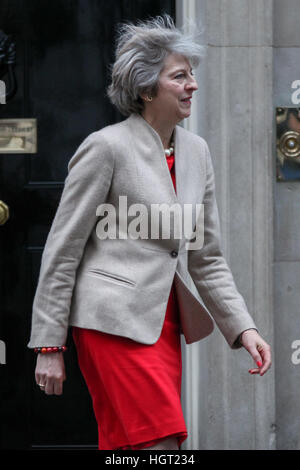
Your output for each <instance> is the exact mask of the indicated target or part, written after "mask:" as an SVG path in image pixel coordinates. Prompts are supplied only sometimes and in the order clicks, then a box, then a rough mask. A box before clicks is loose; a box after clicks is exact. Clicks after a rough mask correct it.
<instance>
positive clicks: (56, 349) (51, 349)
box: [34, 346, 67, 354]
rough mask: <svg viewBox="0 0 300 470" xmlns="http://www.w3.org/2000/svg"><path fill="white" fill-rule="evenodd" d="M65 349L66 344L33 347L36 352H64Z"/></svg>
mask: <svg viewBox="0 0 300 470" xmlns="http://www.w3.org/2000/svg"><path fill="white" fill-rule="evenodd" d="M66 350H67V346H46V347H41V348H34V352H35V353H36V354H51V353H57V352H62V353H64V352H65V351H66Z"/></svg>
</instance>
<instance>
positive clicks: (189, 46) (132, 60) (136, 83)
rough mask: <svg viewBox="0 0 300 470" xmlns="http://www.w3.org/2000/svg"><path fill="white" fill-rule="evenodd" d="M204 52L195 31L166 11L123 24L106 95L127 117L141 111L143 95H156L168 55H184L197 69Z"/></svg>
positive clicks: (119, 31) (118, 34)
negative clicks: (180, 25) (179, 24)
mask: <svg viewBox="0 0 300 470" xmlns="http://www.w3.org/2000/svg"><path fill="white" fill-rule="evenodd" d="M205 52H206V51H205V47H204V46H202V45H200V44H198V43H197V42H196V41H195V38H194V36H193V35H192V34H189V35H188V34H184V33H183V32H182V31H181V30H180V29H178V28H176V26H175V24H174V21H173V19H172V18H171V17H170V16H169V15H167V14H164V15H162V16H156V17H155V18H150V19H148V20H146V21H139V22H138V23H137V25H134V24H133V23H131V22H127V23H121V24H119V25H118V30H117V39H116V52H115V62H114V64H113V65H112V66H110V74H111V84H110V85H109V87H108V88H107V96H108V97H109V99H110V101H111V102H112V103H113V104H114V105H115V106H116V107H117V108H118V110H119V111H120V112H121V114H123V115H124V116H129V115H130V114H131V113H140V112H141V111H142V110H143V108H144V102H143V100H142V98H141V94H143V93H146V94H149V95H151V96H155V95H156V93H157V89H158V79H159V75H160V72H161V70H162V69H163V66H164V62H165V59H166V57H167V56H168V55H169V54H171V53H176V54H180V55H183V56H184V57H186V58H187V59H188V60H189V62H190V64H191V66H192V67H193V68H195V67H197V66H198V65H199V63H200V62H201V59H202V57H204V56H205Z"/></svg>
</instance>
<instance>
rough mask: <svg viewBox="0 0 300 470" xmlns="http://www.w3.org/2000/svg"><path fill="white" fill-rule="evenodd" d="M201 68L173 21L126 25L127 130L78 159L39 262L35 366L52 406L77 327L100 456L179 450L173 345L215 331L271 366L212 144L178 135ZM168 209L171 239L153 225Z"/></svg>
mask: <svg viewBox="0 0 300 470" xmlns="http://www.w3.org/2000/svg"><path fill="white" fill-rule="evenodd" d="M201 57H202V47H201V46H199V45H198V44H197V43H195V42H194V41H193V39H191V38H190V37H188V36H186V35H184V34H183V33H182V32H181V31H180V30H178V29H177V28H176V27H175V25H174V23H173V21H172V19H171V18H170V17H168V16H167V15H165V16H164V17H157V18H154V19H150V20H148V21H145V22H140V23H138V24H137V25H134V24H130V23H129V24H123V25H121V27H120V29H119V35H118V39H117V48H116V60H115V63H114V64H113V67H112V83H111V85H110V87H109V89H108V96H109V97H110V99H111V101H112V103H113V104H114V105H115V106H117V108H118V109H119V110H120V111H121V113H123V115H124V116H126V119H125V120H124V121H122V122H120V123H117V124H113V125H111V126H107V127H105V128H103V129H101V130H99V131H95V132H93V133H92V134H90V135H89V136H88V137H87V138H86V139H85V140H84V141H83V142H82V143H81V145H80V146H79V148H78V149H77V150H76V152H75V154H74V155H73V157H72V158H71V160H70V162H69V165H68V176H67V178H66V181H65V187H64V191H63V194H62V197H61V200H60V204H59V207H58V209H57V213H56V216H55V218H54V221H53V224H52V227H51V230H50V233H49V235H48V239H47V242H46V246H45V249H44V253H43V257H42V264H41V270H40V276H39V282H38V286H37V291H36V295H35V299H34V304H33V318H32V332H31V339H30V343H29V345H28V346H29V347H30V348H36V352H38V353H39V354H38V356H37V366H36V371H35V377H36V382H37V384H38V385H39V387H40V388H41V390H43V391H44V392H45V393H46V394H48V395H51V394H57V395H59V394H61V393H62V386H63V381H64V380H65V369H64V360H63V347H64V345H65V343H66V338H67V333H68V328H69V327H72V334H73V338H74V341H75V345H76V348H77V354H78V361H79V366H80V369H81V371H82V374H83V376H84V378H85V381H86V384H87V387H88V389H89V392H90V395H91V397H92V401H93V407H94V412H95V417H96V419H97V423H98V434H99V449H103V450H104V449H105V450H110V449H178V448H180V446H181V444H182V442H183V441H184V440H185V439H186V438H187V429H186V424H185V421H184V417H183V413H182V408H181V402H180V398H181V395H180V393H181V348H180V335H181V334H183V335H184V337H185V340H186V342H187V343H188V344H190V343H192V342H195V341H199V340H201V339H202V338H204V337H206V336H207V335H209V334H210V333H211V332H212V330H213V327H214V323H216V324H217V326H218V328H219V329H220V331H221V332H222V334H223V336H224V338H225V340H226V341H227V343H228V345H229V346H230V347H231V348H233V349H235V348H240V347H242V346H244V347H245V348H246V349H247V351H248V352H249V353H250V355H251V357H252V358H253V360H254V361H255V363H256V366H255V367H254V368H252V369H250V371H249V372H251V373H253V374H258V373H259V374H260V375H263V374H264V373H265V372H266V371H267V370H268V368H269V367H270V365H271V353H270V347H269V345H268V344H267V343H266V342H265V341H264V339H263V338H262V337H261V336H260V335H259V333H258V329H257V327H256V325H255V323H254V321H253V319H252V317H251V316H250V314H249V312H248V310H247V307H246V305H245V302H244V300H243V298H242V296H241V295H240V294H239V292H238V291H237V288H236V286H235V283H234V280H233V277H232V274H231V271H230V269H229V267H228V265H227V263H226V261H225V259H224V257H223V254H222V251H221V248H220V232H219V220H218V212H217V207H216V200H215V192H214V172H213V167H212V161H211V157H210V153H209V149H208V146H207V143H206V142H205V140H204V139H203V138H201V137H199V136H197V135H196V134H193V133H191V132H189V131H187V130H184V129H183V128H182V127H180V126H179V125H178V124H179V122H180V121H182V120H183V119H185V118H187V117H189V115H190V113H191V103H192V98H193V95H194V93H195V92H196V90H197V88H198V85H197V82H196V80H195V77H194V74H193V69H194V68H195V67H197V66H198V64H199V63H200V61H201ZM163 204H164V205H165V206H164V208H165V209H166V207H167V210H166V211H165V213H166V214H167V215H168V216H169V221H170V222H171V223H170V225H169V228H170V230H169V236H167V237H165V236H163V234H162V233H161V232H162V229H164V227H163V221H161V219H160V218H155V217H154V216H155V214H154V213H153V207H157V206H158V205H163ZM174 204H175V205H177V208H178V207H180V208H184V207H185V206H186V205H189V206H190V207H192V209H193V215H192V216H191V222H192V224H191V226H192V228H193V229H195V230H193V234H194V235H195V234H196V235H197V228H199V227H203V235H204V239H203V243H202V244H201V246H200V245H199V246H195V245H193V242H191V240H192V237H191V238H189V237H186V234H185V233H184V235H183V236H181V237H178V236H177V235H176V234H177V233H178V230H179V229H180V228H181V224H182V221H180V220H178V218H177V219H176V217H175V216H174V214H173V213H172V211H170V210H168V209H169V208H170V207H171V206H172V205H174ZM200 204H203V206H204V216H203V217H204V218H203V224H202V225H201V223H200V220H202V219H201V217H199V218H198V216H197V215H194V212H195V208H196V205H200ZM125 209H126V210H125ZM108 213H110V216H109V217H108ZM137 214H138V215H137ZM133 216H136V218H135V219H132V217H133ZM138 226H139V228H140V231H139V230H138ZM105 227H106V229H107V227H108V230H106V229H105ZM150 228H151V230H150ZM133 233H134V235H135V236H132V234H133ZM181 233H182V232H181ZM137 234H138V235H139V236H137ZM153 234H154V235H153ZM130 235H131V236H130ZM196 238H197V237H196ZM192 283H194V285H195V286H196V288H197V292H198V294H199V295H198V296H196V295H195V294H194V293H193V292H192V289H191V285H192ZM58 348H60V349H58Z"/></svg>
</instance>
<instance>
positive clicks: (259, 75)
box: [177, 0, 276, 449]
mask: <svg viewBox="0 0 300 470" xmlns="http://www.w3.org/2000/svg"><path fill="white" fill-rule="evenodd" d="M188 17H190V18H193V19H196V21H197V22H200V23H201V26H202V27H204V28H205V31H204V34H203V44H206V45H207V57H206V59H205V61H204V62H203V63H202V65H200V68H199V70H198V71H197V79H198V83H199V90H198V92H197V95H198V96H197V101H196V106H195V103H194V105H193V106H194V108H193V113H192V116H191V118H190V119H189V121H188V122H185V123H184V125H185V126H186V127H187V128H189V129H191V130H192V131H194V132H195V131H196V132H198V134H199V135H201V136H203V137H204V138H205V139H206V140H207V142H208V144H209V147H210V150H211V154H212V157H213V162H214V168H215V173H216V185H217V199H218V206H219V212H220V219H221V229H222V236H223V247H224V253H225V256H226V259H227V261H228V264H229V265H230V267H231V269H232V272H233V275H234V278H235V280H236V284H237V286H238V289H239V291H240V292H241V294H242V295H243V296H244V298H245V300H246V303H247V305H248V308H249V311H250V313H251V314H252V316H253V317H254V320H255V322H256V324H257V326H258V328H259V330H260V333H261V334H262V336H263V337H264V338H265V339H266V340H267V341H268V342H269V343H270V344H271V346H272V348H273V349H274V341H273V326H274V312H273V310H274V308H273V236H274V235H273V188H272V184H273V178H274V167H273V162H274V160H273V147H272V145H273V139H274V135H273V134H274V128H273V127H274V121H273V119H274V113H273V102H272V98H273V97H272V93H273V0H178V1H177V24H178V25H179V26H180V25H181V23H182V21H184V20H185V19H186V18H188ZM183 356H184V378H183V406H184V412H185V416H186V420H187V425H188V428H189V432H190V436H189V439H188V440H187V441H186V443H185V445H184V446H183V448H186V449H274V448H275V446H276V438H275V430H276V425H275V423H276V421H275V379H274V377H275V375H274V367H272V369H271V370H270V371H269V372H268V373H267V374H266V375H265V376H264V377H260V376H251V375H250V374H249V373H248V369H249V368H250V367H252V366H253V365H254V364H253V361H252V359H251V357H250V355H249V354H248V352H247V351H245V350H244V349H242V350H238V351H232V350H230V349H229V347H228V345H227V343H226V342H225V340H224V338H223V336H222V335H221V334H220V332H219V331H218V330H217V329H216V330H215V332H214V333H213V334H212V335H211V336H210V337H208V338H207V339H205V340H203V341H201V342H199V343H197V344H193V345H190V346H184V352H183Z"/></svg>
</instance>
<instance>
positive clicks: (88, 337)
mask: <svg viewBox="0 0 300 470" xmlns="http://www.w3.org/2000/svg"><path fill="white" fill-rule="evenodd" d="M167 162H168V166H169V169H170V172H171V176H172V180H173V184H174V188H175V190H176V185H175V172H174V156H171V157H167ZM73 338H74V342H75V345H76V349H77V355H78V362H79V367H80V369H81V372H82V374H83V377H84V379H85V381H86V384H87V387H88V389H89V392H90V395H91V397H92V401H93V408H94V413H95V417H96V420H97V424H98V440H99V442H98V444H99V449H100V450H117V449H120V450H133V449H142V448H145V447H152V446H153V445H155V444H156V443H157V442H159V441H161V440H163V439H166V438H167V437H170V436H173V437H175V436H176V437H177V439H178V445H179V448H180V446H181V443H182V442H183V441H184V440H185V439H186V438H187V429H186V425H185V420H184V416H183V412H182V407H181V374H182V362H181V343H180V323H179V312H178V307H177V301H176V291H175V286H174V283H173V285H172V288H171V291H170V296H169V300H168V304H167V310H166V315H165V321H164V325H163V329H162V333H161V335H160V337H159V339H158V341H157V342H156V343H155V344H151V345H147V344H142V343H138V342H136V341H133V340H131V339H129V338H125V337H122V336H117V335H111V334H107V333H103V332H100V331H96V330H90V329H84V328H77V327H73Z"/></svg>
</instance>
